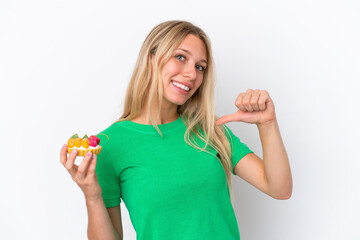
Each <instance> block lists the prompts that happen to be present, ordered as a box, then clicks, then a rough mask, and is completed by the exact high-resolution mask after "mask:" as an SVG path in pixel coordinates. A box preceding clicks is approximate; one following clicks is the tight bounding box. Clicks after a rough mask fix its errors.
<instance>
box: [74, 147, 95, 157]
mask: <svg viewBox="0 0 360 240" xmlns="http://www.w3.org/2000/svg"><path fill="white" fill-rule="evenodd" d="M73 149H74V148H68V153H69V154H70V153H71V152H72V150H73ZM75 149H76V148H75ZM101 149H102V147H101V146H97V147H96V148H91V149H90V148H89V149H77V150H78V156H85V155H86V154H87V153H88V152H89V151H90V152H92V154H96V155H97V154H99V153H100V152H101Z"/></svg>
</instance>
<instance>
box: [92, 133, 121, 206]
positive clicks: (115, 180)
mask: <svg viewBox="0 0 360 240" xmlns="http://www.w3.org/2000/svg"><path fill="white" fill-rule="evenodd" d="M98 137H99V138H100V146H102V150H101V152H100V154H99V155H98V156H97V163H96V175H97V178H98V181H99V184H100V187H101V191H102V197H103V199H104V203H105V206H106V207H107V208H110V207H116V206H118V205H120V202H121V200H120V197H121V190H120V183H119V177H118V176H117V175H116V173H115V169H114V164H113V161H114V158H113V157H112V155H111V146H110V144H109V141H108V140H107V138H106V137H105V136H104V135H98Z"/></svg>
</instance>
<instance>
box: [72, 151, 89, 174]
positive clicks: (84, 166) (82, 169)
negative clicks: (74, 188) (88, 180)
mask: <svg viewBox="0 0 360 240" xmlns="http://www.w3.org/2000/svg"><path fill="white" fill-rule="evenodd" d="M91 160H92V153H91V152H90V151H89V152H88V153H87V154H86V156H85V157H84V159H83V160H82V162H81V163H80V166H79V167H78V170H77V173H76V179H77V180H80V181H81V180H83V179H84V178H85V177H86V175H87V174H88V170H89V166H90V162H92V161H91Z"/></svg>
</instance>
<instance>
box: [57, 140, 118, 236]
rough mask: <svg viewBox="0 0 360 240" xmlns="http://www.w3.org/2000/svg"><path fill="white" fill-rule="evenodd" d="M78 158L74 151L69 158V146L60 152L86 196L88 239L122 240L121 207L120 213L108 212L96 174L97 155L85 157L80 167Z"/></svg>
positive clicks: (72, 176) (67, 167) (62, 161)
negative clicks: (77, 161)
mask: <svg viewBox="0 0 360 240" xmlns="http://www.w3.org/2000/svg"><path fill="white" fill-rule="evenodd" d="M76 157H77V150H74V151H73V152H72V153H71V154H70V155H69V158H68V157H67V146H66V145H64V146H63V148H62V149H61V152H60V162H61V163H62V164H63V165H64V167H65V168H66V169H67V170H68V172H69V174H70V175H71V178H72V179H73V180H74V181H75V182H76V183H77V184H78V186H79V187H80V188H81V190H82V191H83V193H84V195H85V200H86V207H87V212H88V221H89V222H88V238H89V239H91V240H94V239H101V240H119V239H122V226H121V215H120V206H118V207H119V208H118V210H119V211H118V213H115V212H114V210H113V208H109V210H107V209H106V207H105V204H104V200H103V199H102V194H101V188H100V185H99V182H98V180H97V176H96V172H95V168H96V160H97V157H96V155H95V154H94V155H92V154H91V152H90V153H89V154H88V155H86V156H85V157H84V159H83V160H82V162H81V164H80V165H79V166H77V165H76V164H75V159H76ZM115 208H116V207H115ZM119 223H120V225H119Z"/></svg>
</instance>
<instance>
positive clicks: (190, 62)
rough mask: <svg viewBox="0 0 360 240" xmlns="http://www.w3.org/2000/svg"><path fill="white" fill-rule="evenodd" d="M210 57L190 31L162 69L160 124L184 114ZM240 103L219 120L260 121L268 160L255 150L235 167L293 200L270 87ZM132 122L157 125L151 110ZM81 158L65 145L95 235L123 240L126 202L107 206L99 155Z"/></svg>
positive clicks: (244, 176) (63, 154)
mask: <svg viewBox="0 0 360 240" xmlns="http://www.w3.org/2000/svg"><path fill="white" fill-rule="evenodd" d="M206 60H207V53H206V48H205V45H204V43H203V42H202V41H201V40H200V39H199V38H198V37H197V36H194V35H188V36H187V37H186V38H185V39H184V40H183V42H182V43H181V44H180V46H179V47H178V49H177V50H176V51H175V53H174V54H173V57H172V58H171V59H170V60H169V61H168V63H167V64H165V66H164V69H163V71H162V78H163V86H164V99H163V104H162V108H161V109H160V116H159V118H158V119H157V120H156V122H157V124H164V123H169V122H172V121H175V120H176V119H177V118H178V117H179V114H178V113H177V107H178V105H182V104H184V103H185V102H186V101H187V100H188V99H189V98H190V97H191V96H192V95H193V94H194V93H195V92H196V90H197V89H198V88H199V86H200V85H201V83H202V81H203V74H204V71H203V68H206ZM173 80H174V81H178V82H181V83H183V84H186V85H189V86H190V87H191V90H190V91H189V92H188V93H184V92H181V91H179V90H178V89H177V88H176V87H174V86H173V84H172V82H171V81H173ZM145 106H147V104H145ZM235 106H236V107H237V111H236V112H235V113H233V114H229V115H225V116H223V117H221V118H219V119H218V120H217V122H216V124H217V125H221V124H224V123H228V122H245V123H249V124H256V126H257V128H258V130H259V135H260V139H261V144H262V149H263V159H261V158H260V157H258V156H257V155H256V154H254V153H250V154H247V155H246V156H244V157H243V158H242V159H241V161H239V162H238V163H237V164H236V166H235V170H234V171H235V173H236V175H237V176H239V177H240V178H242V179H244V180H245V181H247V182H249V183H250V184H252V185H253V186H255V187H256V188H258V189H259V190H261V191H262V192H264V193H266V194H268V195H269V196H271V197H273V198H275V199H289V198H290V196H291V193H292V176H291V171H290V165H289V160H288V157H287V153H286V150H285V147H284V144H283V142H282V139H281V135H280V131H279V126H278V123H277V120H276V114H275V107H274V103H273V101H272V99H271V98H270V95H269V93H268V92H267V91H265V90H252V89H248V90H247V91H246V92H243V93H240V94H239V95H238V97H237V99H236V101H235ZM157 111H158V108H156V107H155V108H154V109H153V113H154V116H156V114H155V113H157ZM132 121H134V122H137V123H141V124H151V122H150V116H149V115H148V111H147V109H146V108H144V110H143V112H142V114H140V116H138V117H137V118H135V119H133V120H132ZM76 157H77V151H76V150H74V151H73V152H72V153H71V154H70V155H69V157H68V156H67V146H66V144H65V145H64V146H63V148H62V150H61V153H60V161H61V163H62V164H63V165H64V167H65V168H66V169H67V170H68V172H69V174H70V176H71V177H72V179H73V180H74V181H75V182H76V183H77V184H78V185H79V187H80V188H81V190H82V191H83V193H84V195H85V200H86V206H87V211H88V221H89V223H88V237H89V239H122V238H123V232H122V223H121V209H120V206H117V207H114V208H108V209H106V207H105V204H104V202H103V199H102V196H101V188H100V186H99V183H98V181H97V176H96V173H95V166H96V155H92V154H90V155H88V156H85V157H84V159H83V161H82V162H81V164H80V165H79V166H76V165H75V164H74V162H75V159H76Z"/></svg>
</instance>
